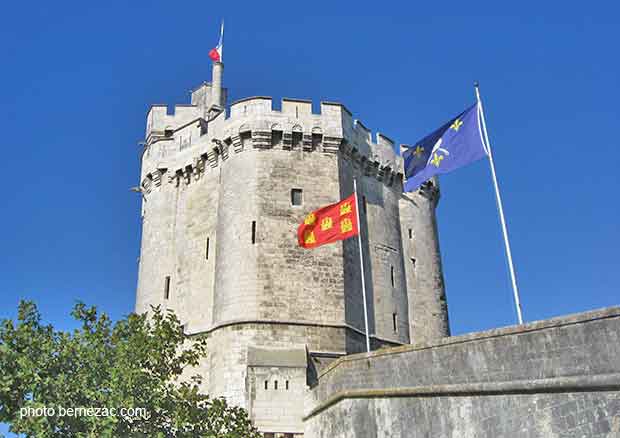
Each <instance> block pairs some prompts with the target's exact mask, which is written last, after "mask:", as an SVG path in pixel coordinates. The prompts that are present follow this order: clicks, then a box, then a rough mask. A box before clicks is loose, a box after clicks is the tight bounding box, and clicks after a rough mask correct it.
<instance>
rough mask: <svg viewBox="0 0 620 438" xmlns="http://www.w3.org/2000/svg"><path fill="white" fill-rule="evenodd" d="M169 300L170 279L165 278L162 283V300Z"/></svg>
mask: <svg viewBox="0 0 620 438" xmlns="http://www.w3.org/2000/svg"><path fill="white" fill-rule="evenodd" d="M168 298H170V277H166V280H165V281H164V300H167V299H168Z"/></svg>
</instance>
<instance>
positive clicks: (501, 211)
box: [474, 81, 523, 324]
mask: <svg viewBox="0 0 620 438" xmlns="http://www.w3.org/2000/svg"><path fill="white" fill-rule="evenodd" d="M474 88H475V89H476V99H477V100H478V111H479V114H480V121H481V122H482V133H483V134H484V139H483V143H485V146H486V149H487V151H486V152H487V154H488V156H489V163H490V165H491V176H492V178H493V186H494V187H495V198H496V200H497V210H498V211H499V220H500V222H501V225H502V233H503V235H504V246H505V247H506V258H507V259H508V269H509V270H510V279H511V281H512V291H513V293H514V300H515V307H516V308H517V318H518V321H519V324H523V316H522V314H521V301H520V299H519V289H518V288H517V278H516V275H515V269H514V266H513V264H512V253H511V251H510V241H509V240H508V228H507V227H506V220H505V218H504V208H503V207H502V198H501V196H500V194H499V184H498V183H497V175H496V173H495V163H494V162H493V153H492V152H491V142H490V141H489V134H488V133H487V125H486V121H485V119H484V108H483V107H482V99H481V98H480V89H479V84H478V82H477V81H476V82H474Z"/></svg>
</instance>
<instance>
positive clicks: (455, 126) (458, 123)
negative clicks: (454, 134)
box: [450, 119, 463, 131]
mask: <svg viewBox="0 0 620 438" xmlns="http://www.w3.org/2000/svg"><path fill="white" fill-rule="evenodd" d="M462 124H463V121H462V120H459V119H456V120H455V121H454V122H453V123H452V124H451V125H450V129H454V130H455V131H458V130H459V128H460V127H461V125H462Z"/></svg>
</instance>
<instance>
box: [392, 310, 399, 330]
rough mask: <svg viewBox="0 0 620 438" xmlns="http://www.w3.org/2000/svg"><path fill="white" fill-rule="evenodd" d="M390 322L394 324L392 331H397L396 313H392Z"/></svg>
mask: <svg viewBox="0 0 620 438" xmlns="http://www.w3.org/2000/svg"><path fill="white" fill-rule="evenodd" d="M392 324H393V325H394V333H397V332H398V315H397V314H396V313H392Z"/></svg>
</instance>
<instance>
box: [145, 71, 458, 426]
mask: <svg viewBox="0 0 620 438" xmlns="http://www.w3.org/2000/svg"><path fill="white" fill-rule="evenodd" d="M222 75H223V65H222V64H221V63H215V64H214V67H213V82H212V83H204V84H202V85H201V86H200V87H198V88H197V89H195V90H194V91H193V92H192V98H191V102H192V103H191V105H176V106H175V107H174V111H169V110H168V109H167V107H166V106H165V105H154V106H152V107H151V109H150V110H149V112H148V116H147V127H146V140H145V148H144V152H143V155H142V171H141V188H142V193H143V195H144V196H143V204H142V219H143V221H142V245H141V254H140V267H139V280H138V290H137V296H136V311H137V312H139V313H141V312H146V311H148V310H149V308H150V306H151V305H160V306H162V307H163V308H169V309H173V310H174V311H175V312H176V314H177V315H178V317H179V318H180V319H181V322H182V324H183V326H184V331H185V333H186V334H188V335H189V336H192V335H197V334H207V335H208V339H209V344H208V348H209V356H208V358H207V359H206V360H205V362H204V363H203V364H202V365H201V367H200V370H199V371H200V372H202V374H203V375H204V376H205V378H206V379H205V380H206V383H205V385H206V388H205V390H207V391H208V392H209V393H211V394H214V395H224V396H226V397H227V398H228V399H229V401H230V402H232V403H235V404H238V405H241V406H243V407H245V408H246V409H248V411H249V412H250V415H251V417H252V419H253V420H254V422H255V424H256V425H257V427H258V428H259V429H260V430H261V431H262V432H265V433H266V436H275V435H271V434H282V436H291V437H292V436H301V434H302V433H303V425H302V421H301V419H302V415H303V403H304V395H305V393H306V389H307V387H308V385H312V384H313V382H314V376H315V375H316V372H317V370H318V369H320V368H321V367H323V366H325V365H327V364H328V363H330V362H331V361H333V360H334V359H336V358H338V357H341V356H343V355H347V354H350V353H357V352H362V351H364V349H365V341H364V315H363V302H362V293H361V280H360V269H359V258H360V256H359V252H358V245H357V242H356V241H355V239H349V240H346V241H343V242H337V243H335V244H330V245H325V246H323V247H320V248H317V249H314V250H305V249H302V248H299V247H298V245H297V240H296V229H297V226H298V224H299V223H300V222H301V221H302V220H303V218H304V217H305V215H306V214H307V213H309V212H310V211H312V210H314V209H317V208H319V207H321V206H324V205H326V204H330V203H333V202H336V201H338V200H340V199H342V198H344V197H347V196H349V195H350V194H351V193H352V190H353V178H357V181H358V193H359V200H360V204H361V205H360V206H359V211H360V222H361V224H360V225H361V234H362V247H363V248H362V250H363V251H364V259H365V276H366V288H367V301H368V302H367V304H368V309H369V332H370V334H371V343H372V348H373V349H376V348H380V347H382V346H394V345H401V344H407V343H413V342H416V343H418V342H423V341H427V340H431V339H433V338H438V337H443V336H448V335H449V328H448V319H447V306H446V300H445V293H444V285H443V275H442V270H441V258H440V254H439V244H438V237H437V225H436V221H435V207H436V205H437V202H438V200H439V188H438V186H437V183H436V182H435V181H431V182H429V183H427V184H426V185H425V186H424V187H422V188H421V189H420V190H419V191H418V192H416V193H408V194H405V195H403V194H402V176H403V163H402V160H401V158H400V157H399V156H398V155H397V154H396V153H395V152H394V146H395V145H394V143H393V142H392V140H390V139H389V138H388V137H386V136H384V135H382V134H379V133H377V134H376V136H375V139H374V140H373V138H372V135H371V132H370V130H368V129H367V128H366V127H365V126H364V125H363V124H362V123H361V122H360V121H359V120H354V119H353V117H352V115H351V113H350V112H349V111H348V110H347V109H346V108H345V107H344V105H342V104H339V103H333V102H321V104H320V112H319V113H314V112H313V110H312V102H311V101H307V100H300V99H283V100H282V102H281V108H280V109H278V110H276V109H273V106H272V100H271V98H269V97H251V98H247V99H241V100H239V101H237V102H234V103H233V104H231V105H230V107H229V108H227V107H226V95H227V93H226V89H224V88H222ZM278 436H280V435H278Z"/></svg>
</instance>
